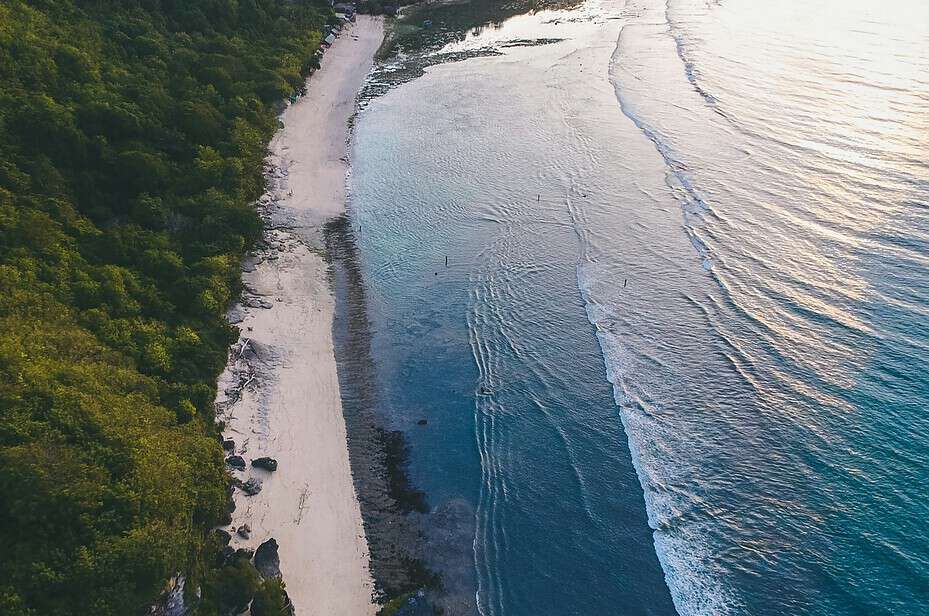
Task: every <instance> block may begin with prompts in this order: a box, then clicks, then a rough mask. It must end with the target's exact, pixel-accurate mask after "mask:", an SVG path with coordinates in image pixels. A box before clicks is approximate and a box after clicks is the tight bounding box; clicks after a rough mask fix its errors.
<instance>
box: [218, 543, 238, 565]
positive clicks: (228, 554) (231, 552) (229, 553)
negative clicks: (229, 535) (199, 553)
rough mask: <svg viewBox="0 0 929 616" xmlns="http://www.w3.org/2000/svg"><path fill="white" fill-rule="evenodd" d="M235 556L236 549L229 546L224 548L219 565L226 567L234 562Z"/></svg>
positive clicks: (220, 554)
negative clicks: (231, 561)
mask: <svg viewBox="0 0 929 616" xmlns="http://www.w3.org/2000/svg"><path fill="white" fill-rule="evenodd" d="M233 556H235V548H234V547H232V546H230V545H227V546H226V547H224V548H223V551H222V552H220V553H219V564H220V565H225V564H226V563H228V562H229V561H230V560H232V557H233Z"/></svg>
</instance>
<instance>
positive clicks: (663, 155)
mask: <svg viewBox="0 0 929 616" xmlns="http://www.w3.org/2000/svg"><path fill="white" fill-rule="evenodd" d="M463 7H465V8H463ZM467 7H470V8H467ZM546 7H547V8H546ZM419 10H420V11H421V12H419V13H417V14H416V20H417V21H412V22H408V24H407V25H405V26H402V27H398V29H397V32H398V33H399V35H400V39H399V40H400V47H399V49H398V50H397V51H396V52H395V53H392V54H390V55H388V57H387V58H386V59H385V60H384V61H383V62H382V63H381V64H380V66H379V67H378V68H377V70H376V71H375V72H374V74H373V75H372V76H371V78H370V82H369V85H368V89H367V94H366V96H365V98H364V101H363V109H362V110H361V111H360V113H359V115H358V116H357V118H356V120H355V127H354V135H353V143H352V172H351V175H350V178H349V193H350V196H349V204H348V209H349V217H350V224H351V225H352V228H353V229H354V232H355V237H356V240H357V247H358V255H359V262H360V264H361V271H362V277H363V281H364V287H365V293H366V301H367V310H368V319H369V321H370V324H371V336H372V338H371V349H372V359H373V364H374V366H375V370H376V374H375V375H374V379H375V381H376V389H377V392H378V401H379V402H378V403H379V405H380V406H381V409H380V410H381V411H382V412H383V413H384V414H385V415H386V416H387V417H388V418H389V422H390V424H391V426H392V427H393V428H394V429H397V430H401V431H402V432H403V433H404V434H405V436H406V439H407V443H408V445H409V474H410V479H411V481H412V483H413V484H415V485H416V486H417V487H418V488H420V489H422V490H423V491H424V492H425V494H426V498H427V501H428V503H429V506H430V508H431V509H432V510H433V512H434V513H433V514H431V516H432V517H433V518H434V520H435V521H434V522H433V523H432V526H433V529H434V531H431V532H427V534H429V540H430V541H431V542H432V543H433V548H432V549H431V550H430V559H429V560H430V562H429V565H430V566H431V567H433V568H434V569H436V570H438V571H439V572H440V573H442V575H443V578H444V580H445V584H446V588H447V590H448V592H449V594H450V595H456V596H457V604H456V605H457V607H456V608H455V609H456V610H457V611H458V612H460V613H479V614H481V615H483V616H502V615H527V616H532V615H548V614H551V615H567V614H583V615H601V614H604V615H605V614H673V613H679V614H682V615H692V614H693V615H696V614H756V615H766V614H822V615H839V614H868V615H871V614H925V613H926V612H927V610H929V533H927V530H926V522H927V520H929V487H927V485H926V477H927V470H929V469H927V461H929V416H927V413H929V4H927V3H925V2H921V1H918V0H898V1H893V2H888V3H874V2H864V1H847V0H845V1H839V0H823V1H821V2H817V3H808V2H799V1H793V2H788V1H783V2H767V1H764V0H716V1H707V0H667V1H664V0H636V1H629V2H622V1H615V2H614V1H609V0H602V1H601V0H590V1H588V2H582V3H573V4H571V3H569V4H562V5H554V4H552V5H536V7H535V8H534V10H528V9H521V8H519V7H518V5H506V7H500V6H492V5H490V4H476V3H471V5H439V6H434V7H431V8H430V7H426V8H425V9H419ZM425 18H429V19H431V20H432V25H431V27H429V28H421V27H416V24H417V23H419V22H418V20H420V19H425ZM410 23H412V25H410ZM427 524H428V522H427Z"/></svg>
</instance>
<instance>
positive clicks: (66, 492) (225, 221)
mask: <svg viewBox="0 0 929 616" xmlns="http://www.w3.org/2000/svg"><path fill="white" fill-rule="evenodd" d="M328 14H329V9H328V7H326V6H325V5H314V4H308V3H307V2H302V1H300V0H294V1H290V2H285V1H284V0H29V1H28V2H27V1H24V0H0V545H2V546H3V557H2V558H0V613H3V614H6V615H10V616H14V615H15V616H25V615H35V616H39V615H41V616H56V615H64V614H97V615H107V614H114V615H120V616H125V615H132V614H141V613H144V612H146V611H147V606H149V605H151V604H152V602H153V601H154V600H155V599H156V598H157V596H158V595H159V593H160V592H161V591H162V590H163V589H164V587H165V583H166V581H167V580H168V579H169V578H170V577H171V576H172V575H173V574H175V573H176V572H183V573H185V574H186V575H187V576H188V577H189V578H190V579H191V580H193V582H194V583H192V584H188V587H194V586H196V587H200V588H201V589H202V592H203V600H202V601H200V603H199V608H198V609H199V613H201V614H215V613H221V612H224V611H228V608H229V607H230V606H229V605H228V602H229V601H234V600H239V601H241V600H244V599H243V597H237V598H236V597H231V598H230V595H236V594H237V593H238V594H240V595H242V594H243V593H244V594H248V593H249V592H255V591H260V589H261V587H262V584H261V582H260V581H259V580H256V579H255V576H254V573H253V571H250V570H248V566H250V565H248V566H247V563H242V562H233V563H232V564H230V563H228V562H227V563H226V566H225V567H224V568H222V569H221V568H219V565H218V564H217V558H216V553H217V552H218V550H219V548H220V547H221V545H218V544H217V541H216V539H215V537H216V535H215V534H213V533H210V531H209V529H210V528H211V527H213V526H214V525H216V524H217V523H219V522H220V520H221V519H222V517H223V515H224V514H225V513H226V511H225V510H226V504H227V500H228V496H227V485H228V478H227V476H226V473H225V471H224V469H223V458H222V451H221V447H220V445H219V442H218V440H217V433H216V428H215V426H214V425H213V409H212V402H213V399H214V387H215V378H216V376H217V374H218V373H219V372H220V370H221V369H222V367H223V365H224V363H225V358H226V352H227V347H228V345H229V344H230V343H231V342H232V341H233V340H234V339H235V338H236V335H237V333H236V331H235V330H234V329H232V328H231V327H230V326H229V325H228V324H227V323H226V322H225V321H224V319H223V318H222V313H223V310H224V309H225V307H226V306H227V305H228V304H229V302H230V299H231V298H232V297H233V296H234V294H235V293H236V290H237V285H238V284H239V262H240V258H241V256H242V254H243V251H245V250H246V249H247V247H248V246H249V244H250V243H252V242H253V241H255V240H256V238H257V237H258V236H259V233H260V221H259V219H258V217H257V215H256V214H255V212H254V211H253V209H252V208H251V207H250V205H249V204H250V203H251V202H252V201H253V200H254V199H255V198H256V197H257V196H258V195H259V194H260V192H261V191H262V185H263V179H262V166H263V159H264V156H265V147H266V144H267V142H268V140H269V139H270V137H271V135H272V133H273V132H274V130H275V129H276V127H277V115H276V114H277V110H278V107H277V106H278V105H279V102H280V101H281V100H282V99H283V98H284V97H286V96H289V95H290V94H291V93H292V92H294V91H295V90H297V89H300V88H301V87H302V86H303V83H304V78H305V76H306V75H307V73H308V72H309V71H310V70H311V67H312V64H313V62H314V52H315V50H316V49H317V48H318V45H319V30H320V28H321V27H322V26H323V25H324V23H325V19H326V16H327V15H328ZM272 585H273V584H272ZM265 586H266V585H265ZM230 589H232V590H230ZM233 590H234V592H233ZM272 590H273V589H272ZM271 595H273V593H271V594H270V595H268V596H265V597H263V598H262V599H261V601H263V602H264V603H265V604H269V605H270V604H273V603H274V602H275V601H277V600H278V599H277V598H275V597H273V596H271ZM224 603H226V605H224Z"/></svg>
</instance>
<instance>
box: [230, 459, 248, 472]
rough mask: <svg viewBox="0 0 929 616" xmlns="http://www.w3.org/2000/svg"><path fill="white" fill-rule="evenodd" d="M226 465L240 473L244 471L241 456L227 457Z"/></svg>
mask: <svg viewBox="0 0 929 616" xmlns="http://www.w3.org/2000/svg"><path fill="white" fill-rule="evenodd" d="M226 464H228V465H229V466H231V467H232V468H235V469H238V470H240V471H243V470H245V458H243V457H242V456H229V457H228V458H226Z"/></svg>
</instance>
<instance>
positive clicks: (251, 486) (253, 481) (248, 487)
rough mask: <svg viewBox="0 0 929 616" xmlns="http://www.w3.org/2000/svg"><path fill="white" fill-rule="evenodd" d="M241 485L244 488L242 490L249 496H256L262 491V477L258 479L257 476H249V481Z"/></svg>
mask: <svg viewBox="0 0 929 616" xmlns="http://www.w3.org/2000/svg"><path fill="white" fill-rule="evenodd" d="M240 487H241V488H242V491H243V492H245V493H246V494H248V495H249V496H255V495H256V494H258V493H259V492H261V479H258V478H257V477H249V478H248V481H246V482H245V483H243V484H242V485H241V486H240Z"/></svg>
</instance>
